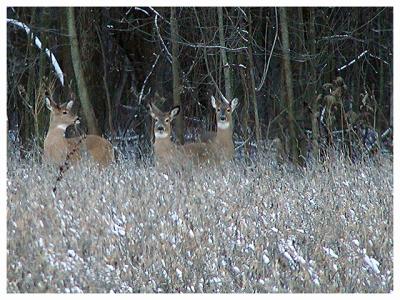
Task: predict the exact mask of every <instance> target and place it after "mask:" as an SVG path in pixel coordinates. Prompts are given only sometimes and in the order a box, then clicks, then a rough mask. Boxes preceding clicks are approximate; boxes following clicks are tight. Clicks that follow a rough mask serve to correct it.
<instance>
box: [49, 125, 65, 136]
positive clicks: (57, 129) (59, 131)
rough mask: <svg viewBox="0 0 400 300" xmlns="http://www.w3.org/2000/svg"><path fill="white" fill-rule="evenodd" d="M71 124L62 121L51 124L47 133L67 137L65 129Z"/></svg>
mask: <svg viewBox="0 0 400 300" xmlns="http://www.w3.org/2000/svg"><path fill="white" fill-rule="evenodd" d="M69 125H70V124H62V123H56V124H50V126H49V131H48V132H47V135H52V136H60V137H65V131H66V130H67V127H68V126H69Z"/></svg>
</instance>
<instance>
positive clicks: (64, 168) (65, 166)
mask: <svg viewBox="0 0 400 300" xmlns="http://www.w3.org/2000/svg"><path fill="white" fill-rule="evenodd" d="M85 139H86V134H83V135H81V137H80V138H79V140H78V142H77V143H76V145H75V147H74V148H73V149H72V150H71V151H70V152H68V153H67V156H66V157H65V161H64V163H63V164H62V165H61V166H60V167H59V173H58V176H57V178H56V182H55V183H54V187H53V196H54V197H55V195H56V192H57V183H58V182H60V181H61V179H62V178H63V176H64V174H65V172H66V171H67V170H68V169H69V167H70V166H71V164H70V161H71V157H72V156H73V155H74V154H75V153H76V152H77V151H78V150H79V147H80V144H81V143H82V142H83V141H84V140H85Z"/></svg>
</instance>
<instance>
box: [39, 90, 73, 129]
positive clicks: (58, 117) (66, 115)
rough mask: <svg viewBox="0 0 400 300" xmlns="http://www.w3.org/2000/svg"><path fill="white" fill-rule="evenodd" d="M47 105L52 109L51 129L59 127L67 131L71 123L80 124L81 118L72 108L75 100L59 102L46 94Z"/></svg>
mask: <svg viewBox="0 0 400 300" xmlns="http://www.w3.org/2000/svg"><path fill="white" fill-rule="evenodd" d="M45 100H46V107H47V108H48V109H49V110H50V126H49V130H50V129H55V128H59V129H62V130H63V131H65V130H66V129H67V127H68V126H70V125H77V124H79V118H78V116H77V115H75V114H74V113H72V111H71V109H72V106H73V105H74V101H73V100H71V101H69V102H67V103H64V104H58V103H56V102H54V101H53V99H52V98H51V97H50V96H49V95H48V94H46V98H45Z"/></svg>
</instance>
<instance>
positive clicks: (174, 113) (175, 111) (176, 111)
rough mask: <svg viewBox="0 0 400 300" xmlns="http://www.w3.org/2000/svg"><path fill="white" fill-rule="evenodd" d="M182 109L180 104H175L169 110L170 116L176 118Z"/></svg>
mask: <svg viewBox="0 0 400 300" xmlns="http://www.w3.org/2000/svg"><path fill="white" fill-rule="evenodd" d="M180 111H181V108H180V106H179V105H178V106H175V107H174V108H173V109H171V111H170V112H169V116H170V118H171V120H172V119H174V118H175V117H176V116H177V115H179V112H180Z"/></svg>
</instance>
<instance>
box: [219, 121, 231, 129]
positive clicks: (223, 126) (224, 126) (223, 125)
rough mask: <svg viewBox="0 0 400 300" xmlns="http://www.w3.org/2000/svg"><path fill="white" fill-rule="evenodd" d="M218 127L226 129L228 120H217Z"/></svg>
mask: <svg viewBox="0 0 400 300" xmlns="http://www.w3.org/2000/svg"><path fill="white" fill-rule="evenodd" d="M217 125H218V128H219V129H228V128H229V122H218V124H217Z"/></svg>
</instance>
